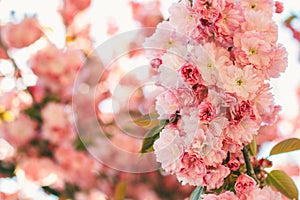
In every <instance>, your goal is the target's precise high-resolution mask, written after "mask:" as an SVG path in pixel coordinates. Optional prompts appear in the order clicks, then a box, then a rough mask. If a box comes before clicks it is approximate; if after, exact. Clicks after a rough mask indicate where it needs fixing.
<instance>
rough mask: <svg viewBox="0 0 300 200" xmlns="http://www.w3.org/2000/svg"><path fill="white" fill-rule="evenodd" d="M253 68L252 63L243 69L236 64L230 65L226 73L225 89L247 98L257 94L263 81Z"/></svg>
mask: <svg viewBox="0 0 300 200" xmlns="http://www.w3.org/2000/svg"><path fill="white" fill-rule="evenodd" d="M252 68H253V66H251V65H247V66H246V67H244V68H243V69H241V68H238V67H236V66H231V67H228V68H227V71H226V73H225V74H224V87H225V89H227V91H228V92H233V93H236V95H237V96H240V97H242V98H245V99H247V98H249V97H251V96H252V95H253V94H255V92H256V91H257V89H258V88H259V86H260V85H261V83H260V79H259V78H258V77H257V76H256V74H255V73H254V72H253V70H252Z"/></svg>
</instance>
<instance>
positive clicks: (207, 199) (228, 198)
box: [201, 191, 239, 200]
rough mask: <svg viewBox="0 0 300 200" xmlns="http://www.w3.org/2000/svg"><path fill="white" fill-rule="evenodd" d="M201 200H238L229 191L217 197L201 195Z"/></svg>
mask: <svg viewBox="0 0 300 200" xmlns="http://www.w3.org/2000/svg"><path fill="white" fill-rule="evenodd" d="M201 196H202V197H203V200H239V198H238V197H237V196H236V195H235V194H234V193H233V192H230V191H225V192H223V193H221V194H219V195H216V194H203V195H201Z"/></svg>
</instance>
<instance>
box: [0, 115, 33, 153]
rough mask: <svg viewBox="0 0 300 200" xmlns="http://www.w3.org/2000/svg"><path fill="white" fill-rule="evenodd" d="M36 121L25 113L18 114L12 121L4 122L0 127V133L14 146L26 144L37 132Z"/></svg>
mask: <svg viewBox="0 0 300 200" xmlns="http://www.w3.org/2000/svg"><path fill="white" fill-rule="evenodd" d="M37 125H38V124H37V122H36V121H33V120H32V119H31V118H30V117H28V116H27V115H25V114H20V115H19V116H18V117H17V119H16V120H15V121H13V122H9V123H5V124H3V125H2V126H1V127H0V135H2V136H3V137H4V138H5V139H6V140H7V141H8V142H9V143H11V145H13V146H14V147H16V148H19V147H22V146H24V145H28V144H29V142H30V141H31V140H32V139H33V138H34V137H35V136H36V134H37Z"/></svg>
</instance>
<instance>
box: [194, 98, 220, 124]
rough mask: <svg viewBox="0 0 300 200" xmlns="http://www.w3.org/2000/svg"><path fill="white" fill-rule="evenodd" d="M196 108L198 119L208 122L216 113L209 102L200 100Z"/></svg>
mask: <svg viewBox="0 0 300 200" xmlns="http://www.w3.org/2000/svg"><path fill="white" fill-rule="evenodd" d="M198 109H199V119H200V121H204V122H210V121H211V120H212V119H213V118H214V117H215V115H216V108H215V107H214V105H213V104H212V103H211V102H202V103H201V104H200V105H199V107H198Z"/></svg>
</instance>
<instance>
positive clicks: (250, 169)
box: [242, 146, 260, 184]
mask: <svg viewBox="0 0 300 200" xmlns="http://www.w3.org/2000/svg"><path fill="white" fill-rule="evenodd" d="M242 152H243V156H244V160H245V163H246V169H247V174H248V175H249V176H251V177H252V178H253V179H254V180H255V181H256V182H257V183H258V184H260V181H259V180H258V178H257V177H256V175H255V172H254V169H253V166H252V164H251V160H250V152H249V150H248V148H247V147H246V146H244V148H243V149H242Z"/></svg>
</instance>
